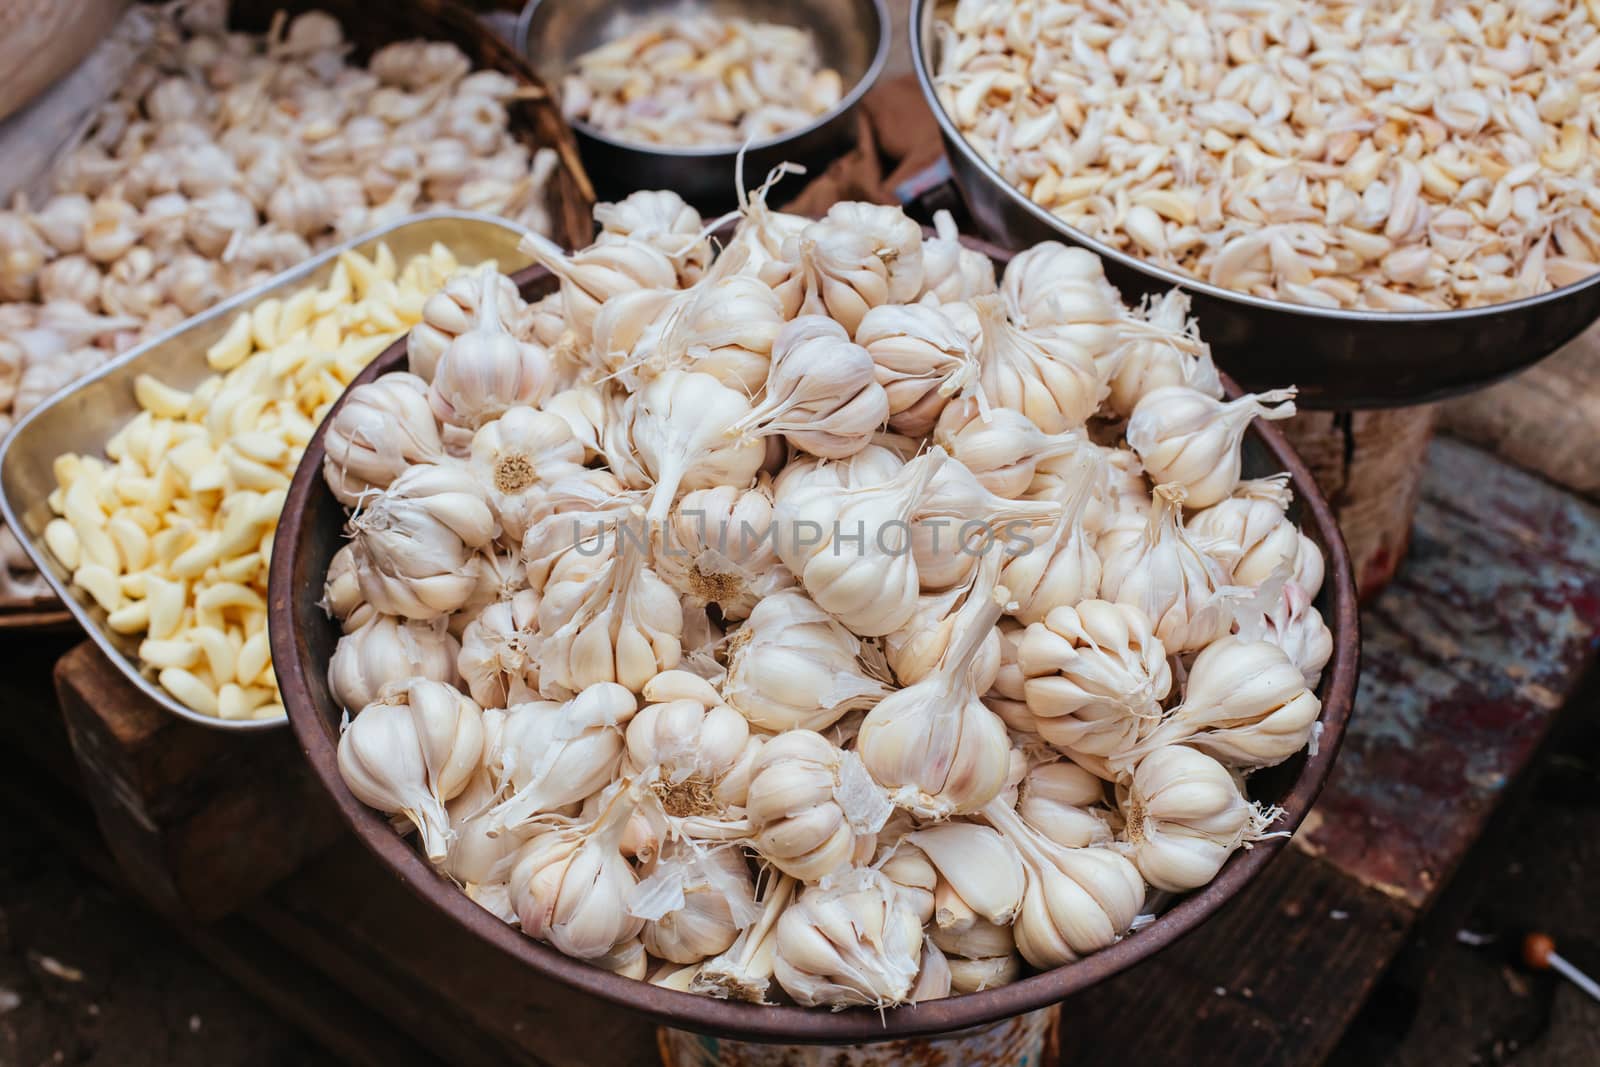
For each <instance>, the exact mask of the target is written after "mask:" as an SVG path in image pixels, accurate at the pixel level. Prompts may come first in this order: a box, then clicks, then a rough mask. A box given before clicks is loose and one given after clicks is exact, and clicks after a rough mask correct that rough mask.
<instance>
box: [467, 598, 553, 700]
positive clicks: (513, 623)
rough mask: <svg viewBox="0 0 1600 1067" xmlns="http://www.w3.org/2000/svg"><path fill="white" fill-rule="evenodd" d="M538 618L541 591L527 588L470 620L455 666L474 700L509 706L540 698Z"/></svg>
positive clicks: (494, 604) (491, 605) (487, 608)
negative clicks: (537, 645) (537, 647)
mask: <svg viewBox="0 0 1600 1067" xmlns="http://www.w3.org/2000/svg"><path fill="white" fill-rule="evenodd" d="M538 618H539V594H538V593H535V592H534V591H533V590H531V589H524V590H522V591H520V592H518V593H516V594H515V595H513V596H512V597H510V598H509V599H506V600H500V601H498V602H496V603H493V604H490V605H489V606H488V607H486V608H484V609H483V610H482V611H480V612H479V613H478V615H477V617H476V618H474V619H473V620H472V621H471V622H469V623H468V624H467V627H466V629H465V630H463V631H462V634H461V644H460V648H459V650H458V651H457V654H456V657H455V668H456V673H458V674H459V675H460V677H461V680H462V682H463V683H464V684H465V685H466V687H467V692H469V693H471V694H472V699H473V700H476V701H477V702H478V703H479V704H481V705H482V706H483V707H485V708H509V707H513V706H515V705H517V704H524V703H527V702H529V701H533V700H537V699H538V693H539V665H538V660H537V658H536V657H535V649H536V643H537V642H536V630H537V626H538Z"/></svg>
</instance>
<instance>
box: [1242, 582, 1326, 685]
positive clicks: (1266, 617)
mask: <svg viewBox="0 0 1600 1067" xmlns="http://www.w3.org/2000/svg"><path fill="white" fill-rule="evenodd" d="M1239 637H1241V638H1242V639H1244V640H1246V641H1255V640H1260V641H1266V642H1268V643H1269V644H1274V645H1277V646H1278V647H1279V648H1281V649H1283V654H1284V655H1286V656H1288V657H1289V661H1290V662H1291V663H1293V664H1294V665H1295V666H1296V667H1299V668H1300V673H1301V674H1302V675H1303V676H1304V677H1305V680H1306V685H1307V686H1308V687H1309V688H1311V689H1315V688H1316V687H1317V683H1318V682H1320V681H1321V680H1322V668H1324V667H1326V666H1327V665H1328V660H1329V659H1330V658H1332V656H1333V634H1331V633H1329V632H1328V624H1327V623H1325V622H1323V620H1322V613H1321V612H1319V611H1318V610H1317V609H1316V607H1315V606H1314V605H1313V604H1312V602H1311V595H1310V594H1309V593H1307V592H1306V591H1305V589H1303V588H1301V586H1300V584H1299V583H1298V582H1294V581H1289V582H1285V583H1284V585H1283V590H1282V592H1280V593H1279V594H1278V598H1277V599H1276V600H1275V601H1273V603H1272V606H1271V607H1270V608H1268V609H1267V610H1266V611H1264V612H1263V613H1262V614H1261V616H1260V617H1259V618H1254V619H1252V618H1249V617H1241V619H1240V620H1239Z"/></svg>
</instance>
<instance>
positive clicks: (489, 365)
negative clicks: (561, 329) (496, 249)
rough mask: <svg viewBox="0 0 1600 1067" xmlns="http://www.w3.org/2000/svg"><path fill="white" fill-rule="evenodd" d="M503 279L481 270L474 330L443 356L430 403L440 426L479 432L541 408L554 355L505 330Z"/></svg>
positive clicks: (487, 268)
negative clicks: (526, 408)
mask: <svg viewBox="0 0 1600 1067" xmlns="http://www.w3.org/2000/svg"><path fill="white" fill-rule="evenodd" d="M500 279H501V275H500V272H499V271H497V270H495V269H494V267H493V266H485V267H484V268H483V270H482V272H481V273H480V274H479V277H478V307H477V309H476V311H475V312H474V314H473V325H472V328H471V329H470V330H468V331H467V332H465V333H463V334H461V335H460V336H458V337H456V338H455V340H453V341H451V342H450V343H449V344H448V345H447V346H446V347H445V349H444V352H443V353H442V354H441V355H440V356H439V364H438V366H437V367H435V368H434V372H433V381H432V383H431V384H430V386H429V390H430V391H429V393H428V402H429V404H430V405H431V406H432V408H433V412H434V414H435V415H436V416H438V418H439V421H440V422H444V423H450V424H452V425H455V426H464V427H467V428H468V429H474V430H475V429H478V428H479V427H481V426H482V425H483V424H484V423H486V422H489V421H490V420H492V419H496V418H499V417H500V416H501V415H503V414H505V412H506V411H507V410H509V409H511V408H513V407H516V406H518V405H520V404H528V405H537V404H538V403H539V402H540V401H541V400H543V399H544V398H545V396H547V395H548V394H549V390H550V386H551V384H552V372H551V368H550V357H549V355H548V354H547V353H546V352H545V351H544V349H542V348H540V347H539V346H538V345H534V344H529V343H527V342H524V341H518V340H517V339H516V338H515V337H513V336H512V335H511V331H510V330H508V329H506V324H505V319H504V318H503V317H502V316H501V315H500V310H499V307H500V305H499V301H500V285H501V281H500Z"/></svg>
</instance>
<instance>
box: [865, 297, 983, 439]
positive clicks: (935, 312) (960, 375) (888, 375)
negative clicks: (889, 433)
mask: <svg viewBox="0 0 1600 1067" xmlns="http://www.w3.org/2000/svg"><path fill="white" fill-rule="evenodd" d="M855 340H856V344H858V345H861V346H862V347H864V348H865V349H866V350H867V354H868V355H869V356H871V357H872V363H873V367H874V373H875V375H876V377H877V381H878V384H879V385H881V386H883V388H884V391H885V394H886V395H887V397H888V400H889V428H890V429H892V430H894V431H895V432H896V433H903V434H908V435H910V436H913V437H921V436H924V435H926V434H928V433H930V432H931V431H932V430H933V427H934V424H935V423H936V422H937V421H938V419H939V416H940V414H941V413H942V412H944V411H945V410H946V407H947V405H948V404H949V403H950V401H951V399H952V398H953V397H956V396H958V395H962V394H963V393H965V392H966V391H967V390H968V389H969V387H971V386H972V385H973V383H974V382H976V381H977V376H978V369H979V366H978V358H977V353H975V352H974V351H973V346H972V341H971V339H970V338H969V337H967V335H966V334H965V333H964V332H963V331H962V330H961V329H960V328H959V327H957V325H956V324H955V323H954V322H952V321H951V319H950V318H949V316H947V315H946V314H945V312H944V311H943V309H941V308H939V307H936V306H934V305H931V304H885V305H883V306H881V307H875V308H873V309H872V310H871V311H869V312H867V314H866V315H865V316H864V317H863V318H862V320H861V325H860V326H858V327H856V334H855ZM940 443H941V444H942V443H943V442H940ZM946 447H948V446H946Z"/></svg>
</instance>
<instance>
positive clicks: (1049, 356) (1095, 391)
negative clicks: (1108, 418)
mask: <svg viewBox="0 0 1600 1067" xmlns="http://www.w3.org/2000/svg"><path fill="white" fill-rule="evenodd" d="M971 304H972V308H973V310H974V311H975V312H976V313H977V316H978V322H979V324H980V327H981V330H982V340H981V342H980V344H979V348H978V362H979V364H980V366H981V367H982V370H981V371H980V372H979V375H978V384H979V387H980V388H981V389H982V390H983V392H984V395H985V396H986V397H988V400H989V403H991V404H993V405H995V406H996V407H1001V408H1009V409H1010V410H1012V411H1018V412H1021V413H1022V414H1023V415H1026V416H1027V417H1028V419H1029V420H1030V421H1031V422H1032V423H1033V424H1034V425H1035V426H1037V427H1038V428H1039V429H1040V430H1042V431H1044V432H1045V433H1052V434H1053V433H1061V432H1062V431H1063V430H1072V429H1077V428H1078V427H1080V426H1082V425H1083V424H1084V423H1085V422H1087V421H1088V419H1089V417H1090V416H1091V415H1093V414H1094V413H1095V409H1096V408H1097V407H1099V405H1100V401H1101V399H1102V397H1103V396H1104V395H1105V389H1106V387H1105V383H1104V382H1102V381H1101V380H1100V373H1099V370H1098V369H1097V368H1096V366H1095V362H1094V358H1093V356H1091V355H1090V353H1089V352H1088V350H1086V349H1084V348H1083V347H1082V346H1080V345H1078V344H1077V343H1076V342H1074V341H1072V340H1070V339H1066V338H1052V337H1050V336H1049V335H1047V334H1044V333H1040V332H1037V331H1030V330H1025V329H1021V328H1019V327H1017V326H1015V325H1013V324H1012V322H1011V321H1010V320H1009V319H1008V318H1007V317H1006V309H1005V303H1004V301H1003V300H1002V299H1001V298H1000V297H998V296H979V297H974V298H973V299H972V301H971Z"/></svg>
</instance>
